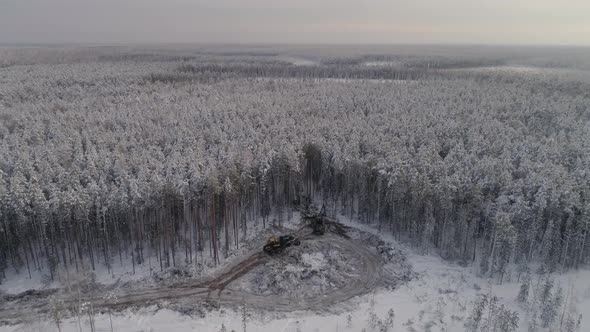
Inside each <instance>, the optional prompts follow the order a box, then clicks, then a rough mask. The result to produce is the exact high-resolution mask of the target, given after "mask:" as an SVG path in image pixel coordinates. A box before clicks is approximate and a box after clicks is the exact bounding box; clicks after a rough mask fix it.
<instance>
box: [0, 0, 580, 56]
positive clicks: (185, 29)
mask: <svg viewBox="0 0 590 332" xmlns="http://www.w3.org/2000/svg"><path fill="white" fill-rule="evenodd" d="M589 18H590V1H586V0H569V1H567V2H564V1H561V2H557V1H553V0H495V1H492V0H479V1H473V0H446V1H441V0H397V1H391V0H389V1H388V0H356V1H352V0H323V1H322V0H315V1H312V0H297V1H281V0H216V1H204V0H192V1H191V0H1V1H0V42H23V43H27V42H45V43H53V42H58V43H60V42H88V43H128V42H228V43H231V42H244V43H247V42H268V43H414V42H415V43H518V44H584V45H589V44H590V19H589Z"/></svg>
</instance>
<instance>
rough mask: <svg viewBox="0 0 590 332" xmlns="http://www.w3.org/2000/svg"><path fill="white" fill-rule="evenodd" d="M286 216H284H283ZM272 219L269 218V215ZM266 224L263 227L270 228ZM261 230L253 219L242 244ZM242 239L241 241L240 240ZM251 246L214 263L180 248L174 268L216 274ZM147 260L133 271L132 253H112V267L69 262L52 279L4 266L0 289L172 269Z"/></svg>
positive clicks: (124, 278) (149, 275)
mask: <svg viewBox="0 0 590 332" xmlns="http://www.w3.org/2000/svg"><path fill="white" fill-rule="evenodd" d="M285 219H287V218H285ZM271 220H272V218H271ZM299 222H300V218H299V214H298V213H294V214H293V218H292V219H291V220H285V221H283V223H281V226H282V227H290V228H294V227H295V225H297V224H298V223H299ZM269 227H270V226H269V225H266V228H267V229H269ZM262 232H263V223H262V220H259V221H258V222H257V223H253V224H252V225H251V226H250V227H249V228H248V229H247V233H246V237H245V238H243V237H242V235H240V240H241V244H243V243H248V242H251V241H252V240H253V239H254V238H256V237H257V236H260V235H261V233H262ZM242 240H243V241H242ZM249 249H250V248H248V247H245V246H241V247H240V248H239V249H235V248H233V249H230V252H229V254H228V256H227V257H226V258H225V257H224V255H223V254H221V255H220V258H219V259H220V264H219V265H215V264H214V263H213V260H212V258H211V257H209V253H208V252H207V253H204V254H203V255H202V256H199V257H197V259H196V262H197V265H195V264H192V265H188V266H187V265H186V264H185V263H184V262H185V257H184V252H183V251H182V250H179V252H178V253H177V257H176V262H177V265H176V267H175V268H178V269H182V270H186V271H188V272H189V273H190V274H191V275H192V276H195V277H196V276H203V275H210V274H215V273H216V272H218V271H219V270H220V269H222V268H224V266H225V265H227V264H231V263H232V262H234V261H235V260H236V259H239V258H241V257H242V255H243V253H244V252H246V251H247V250H249ZM145 259H146V261H145V263H144V264H141V265H137V264H136V265H135V273H133V264H132V261H131V256H127V257H126V256H125V255H123V258H122V262H121V261H120V260H119V257H118V256H117V257H114V261H113V263H112V267H111V269H110V270H109V269H107V267H106V266H105V265H104V263H103V262H102V261H100V262H99V263H98V264H96V265H95V270H94V271H93V270H92V269H91V268H90V262H85V268H80V270H79V272H76V271H75V269H74V268H73V267H71V266H70V268H69V271H65V270H64V269H61V270H59V271H57V275H56V276H55V278H54V280H53V281H51V280H50V278H49V271H47V270H42V271H39V270H34V269H31V277H30V278H29V274H28V271H27V269H26V267H25V268H21V269H20V271H19V273H16V271H15V270H14V269H7V270H6V279H4V280H2V283H0V293H1V292H3V293H6V294H18V293H21V292H24V291H26V290H29V289H36V290H40V289H48V288H62V287H67V286H68V284H75V283H79V282H93V283H94V282H96V283H98V284H102V285H112V284H115V283H126V282H131V281H140V280H152V279H153V277H154V276H158V275H166V272H167V271H170V270H173V269H174V268H169V269H165V270H164V271H163V272H162V271H160V265H159V263H158V261H157V259H156V254H155V253H153V254H152V255H150V253H149V252H148V253H147V256H146V258H145Z"/></svg>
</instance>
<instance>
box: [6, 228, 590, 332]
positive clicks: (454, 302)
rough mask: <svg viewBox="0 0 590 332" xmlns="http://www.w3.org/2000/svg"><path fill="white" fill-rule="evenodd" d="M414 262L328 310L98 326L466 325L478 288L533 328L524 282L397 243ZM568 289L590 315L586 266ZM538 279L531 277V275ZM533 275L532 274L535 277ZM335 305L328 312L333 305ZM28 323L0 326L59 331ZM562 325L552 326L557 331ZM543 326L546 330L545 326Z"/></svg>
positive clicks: (218, 313) (131, 316) (129, 316)
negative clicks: (392, 283)
mask: <svg viewBox="0 0 590 332" xmlns="http://www.w3.org/2000/svg"><path fill="white" fill-rule="evenodd" d="M340 221H342V222H343V223H345V224H348V225H350V226H354V227H356V228H359V229H361V230H362V231H365V232H368V233H372V234H374V235H377V236H379V237H380V238H381V239H383V240H384V241H387V242H395V240H394V239H393V237H392V236H390V235H389V234H387V233H386V232H379V231H377V230H376V229H374V228H371V227H369V226H365V225H358V224H356V223H352V222H350V221H347V220H346V219H345V218H341V219H340ZM395 246H396V247H399V248H402V250H403V251H404V252H405V253H406V255H407V258H408V261H409V262H410V263H411V264H412V266H413V269H414V271H415V272H416V277H415V278H414V279H413V280H411V281H409V282H408V283H406V284H403V285H401V286H399V287H397V288H396V289H393V290H388V289H378V290H376V291H375V292H374V293H372V294H368V295H364V296H361V297H360V298H356V299H353V300H351V301H350V302H351V303H350V305H349V306H342V308H346V309H341V310H333V311H328V312H327V313H318V312H308V311H299V312H292V313H287V314H277V313H271V312H260V311H252V310H250V309H249V308H248V307H245V308H233V309H230V308H223V307H222V308H220V309H216V310H213V311H211V312H208V313H207V314H205V316H204V317H191V316H186V315H183V314H181V313H178V312H175V311H170V310H168V309H159V308H158V307H156V306H152V307H148V308H142V309H139V310H137V309H136V310H133V309H128V310H127V311H123V312H121V313H116V314H115V313H113V314H112V317H110V316H109V315H108V314H107V313H103V314H98V315H96V316H95V326H96V331H111V324H112V330H113V331H126V332H127V331H129V332H134V331H136V332H140V331H142V332H148V331H149V332H151V331H167V332H177V331H214V332H215V331H222V328H223V327H225V331H232V330H235V331H243V330H244V327H243V319H242V317H244V313H245V314H246V316H247V319H246V330H247V331H257V332H271V331H272V332H277V331H282V332H297V331H312V332H313V331H318V332H319V331H322V332H323V331H362V330H363V329H365V330H366V331H367V332H370V331H377V329H376V328H372V327H371V323H370V321H375V320H382V321H386V320H387V317H390V318H389V319H390V322H392V328H390V329H389V330H388V331H463V330H464V324H465V321H466V320H467V318H468V317H469V315H470V314H471V312H472V307H473V302H474V301H475V300H476V299H477V297H478V295H481V294H493V295H496V296H497V297H498V298H499V301H500V303H501V304H504V305H505V306H506V307H507V308H509V309H510V310H514V311H517V312H518V313H519V318H520V328H519V331H528V322H529V320H530V318H529V317H528V316H527V313H526V311H525V310H524V309H523V308H522V306H521V305H519V304H518V303H517V301H516V296H517V293H518V289H519V287H520V285H519V284H518V283H516V282H509V283H504V284H502V285H497V284H496V283H495V282H492V281H490V280H486V279H482V278H479V277H477V276H476V275H475V273H474V272H473V271H472V268H470V267H463V266H459V265H456V264H454V263H450V262H447V261H444V260H442V259H441V258H439V257H437V256H435V255H421V254H419V253H417V252H415V251H413V250H412V249H411V248H407V247H405V246H403V245H400V244H395ZM303 258H304V260H305V262H306V263H307V264H308V265H310V266H315V267H318V266H323V265H324V264H325V257H323V256H321V255H319V254H318V255H313V254H312V255H305V256H303ZM555 279H556V282H557V283H559V284H560V285H561V286H562V287H563V288H564V289H568V288H569V286H570V285H573V287H574V294H575V296H576V298H575V300H574V302H575V304H576V307H577V309H578V312H579V313H580V314H582V315H583V317H586V318H587V317H590V271H588V270H581V271H577V272H570V273H565V274H562V275H556V276H555ZM533 280H534V278H533ZM533 282H534V281H533ZM329 312H331V313H329ZM30 321H31V322H30V323H29V324H26V325H18V326H0V332H9V331H10V332H16V331H48V332H49V331H58V329H57V327H56V325H55V323H53V322H52V321H51V320H50V319H48V318H46V317H35V318H32V319H31V320H30ZM89 330H90V329H89V322H88V317H81V319H80V320H78V319H77V318H69V319H66V320H64V321H63V322H62V324H61V331H63V332H69V331H72V332H73V331H89ZM558 330H559V329H553V331H558ZM580 330H581V331H590V324H588V322H587V321H586V320H585V319H583V320H582V325H581V329H580ZM540 331H549V330H548V329H544V330H543V329H541V330H540Z"/></svg>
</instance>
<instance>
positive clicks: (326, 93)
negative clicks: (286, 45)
mask: <svg viewBox="0 0 590 332" xmlns="http://www.w3.org/2000/svg"><path fill="white" fill-rule="evenodd" d="M405 52H409V51H405ZM308 59H311V60H310V61H309V63H307V64H306V65H299V64H297V63H295V64H293V63H289V62H288V61H289V60H288V59H287V58H286V57H282V56H281V52H280V51H277V52H276V53H260V52H256V51H241V52H229V51H225V50H224V51H223V52H221V51H220V53H218V54H214V53H206V52H204V51H202V50H196V51H191V50H189V49H184V50H181V51H176V52H167V51H166V50H157V51H154V50H152V51H151V53H148V52H147V51H146V52H145V53H144V52H142V51H139V50H128V49H123V50H120V49H106V50H105V49H101V48H97V49H96V50H93V49H92V48H89V49H70V50H67V49H66V50H62V49H59V50H54V49H48V50H37V49H34V48H32V49H9V48H8V49H2V50H1V51H0V239H1V241H0V283H1V282H2V279H3V278H4V276H5V273H6V271H7V270H9V269H13V270H15V271H18V273H20V274H21V275H23V276H26V275H30V273H31V271H35V270H41V271H44V272H45V273H47V274H48V276H49V277H50V278H53V277H54V273H55V271H56V270H57V269H66V270H67V269H69V270H72V271H78V270H80V269H95V268H97V266H105V267H106V268H107V269H110V268H111V266H112V265H113V264H117V263H118V262H122V261H123V260H125V261H129V260H130V261H131V262H132V264H133V268H134V269H135V266H137V265H142V264H145V261H146V257H156V259H157V261H156V262H151V264H154V265H155V266H157V268H158V269H165V268H167V267H170V266H175V265H177V264H197V263H198V262H199V260H200V259H203V257H204V256H207V257H211V258H212V259H213V261H215V262H217V261H219V259H220V257H223V256H224V255H227V254H228V252H229V251H230V250H231V249H232V248H235V247H236V246H239V245H240V239H241V238H242V237H243V236H245V234H246V230H247V228H248V227H250V224H251V223H252V222H253V221H254V220H257V219H258V218H262V220H263V222H264V224H265V225H274V224H282V223H284V222H285V221H286V220H289V219H290V218H291V217H292V214H293V212H292V211H293V210H292V208H293V207H294V206H297V205H298V204H300V203H301V201H302V200H303V199H305V198H306V197H311V198H312V199H313V200H315V201H318V202H323V203H324V204H325V205H326V207H327V210H328V212H329V213H330V214H332V215H336V214H339V215H345V216H347V217H348V218H350V219H351V220H355V221H357V222H358V223H375V224H377V225H378V226H377V227H378V228H379V229H380V230H381V231H382V232H390V233H391V234H393V235H394V236H395V237H396V238H397V239H399V240H400V241H404V242H407V243H411V244H412V245H414V246H415V247H418V248H421V249H422V250H424V252H431V251H432V252H437V253H439V254H440V255H441V256H442V257H444V258H445V259H448V260H454V261H459V262H463V263H466V264H472V263H473V264H476V266H477V267H478V271H479V273H480V274H481V275H484V276H487V277H491V278H493V279H494V280H496V281H497V282H498V283H502V281H503V278H504V277H505V273H506V269H507V267H508V266H509V265H511V264H512V265H514V266H518V267H519V268H518V271H519V273H525V272H526V271H528V270H529V269H530V268H531V267H532V266H535V268H538V269H542V270H544V271H548V272H554V271H563V270H568V269H572V268H577V267H579V266H580V265H585V264H587V263H588V259H589V256H590V244H589V242H590V239H589V238H588V235H589V234H588V233H589V232H590V173H589V171H590V109H589V107H590V74H588V72H587V71H584V70H582V69H584V68H586V66H587V65H588V64H587V63H583V62H582V63H581V64H579V66H578V67H577V68H582V69H580V70H578V69H576V67H575V66H574V65H572V63H574V64H576V63H578V62H576V61H578V59H579V57H566V58H565V59H564V60H563V62H559V59H558V60H547V59H543V58H541V57H536V58H526V59H524V60H523V55H522V54H521V53H520V52H516V51H515V53H514V54H511V55H510V56H504V57H503V56H500V55H496V54H492V55H482V54H478V55H473V54H470V55H466V56H462V57H451V56H449V55H446V54H445V55H440V56H430V55H429V56H423V55H418V56H410V55H399V56H392V55H387V54H385V53H384V51H383V50H381V51H380V53H379V54H377V55H364V56H362V55H357V54H348V55H347V56H343V57H336V56H334V55H333V54H331V53H330V52H327V51H326V52H324V53H322V52H318V54H315V55H313V56H309V57H308ZM515 61H523V62H522V63H517V64H516V65H514V64H513V62H515ZM369 63H370V64H369ZM529 64H532V65H539V64H541V65H543V66H551V68H544V69H543V70H527V71H526V73H525V74H522V71H519V70H518V68H524V69H529V68H531V67H526V65H529ZM511 66H512V67H511ZM490 67H503V68H505V70H488V69H489V68H490ZM515 68H516V69H515ZM536 68H538V67H536Z"/></svg>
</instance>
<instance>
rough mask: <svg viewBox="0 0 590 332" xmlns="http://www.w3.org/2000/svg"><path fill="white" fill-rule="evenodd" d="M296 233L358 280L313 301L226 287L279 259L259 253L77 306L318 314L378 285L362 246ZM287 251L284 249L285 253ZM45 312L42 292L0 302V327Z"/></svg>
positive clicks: (378, 268)
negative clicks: (196, 306)
mask: <svg viewBox="0 0 590 332" xmlns="http://www.w3.org/2000/svg"><path fill="white" fill-rule="evenodd" d="M297 234H298V235H299V236H300V237H301V239H302V241H329V243H330V245H331V246H333V247H335V248H336V249H338V250H339V251H341V252H343V253H345V254H346V256H347V257H351V258H353V259H355V260H357V261H358V262H359V266H358V271H359V274H358V277H356V278H352V279H351V280H350V281H349V282H348V283H347V284H346V285H344V286H343V287H341V288H338V289H335V290H333V291H331V292H329V293H325V294H318V295H316V296H313V297H304V298H297V299H293V298H290V297H284V296H266V295H257V294H252V293H248V292H245V291H241V290H234V289H231V283H232V282H233V281H235V280H238V279H240V277H242V276H243V275H245V274H246V273H248V272H250V271H251V270H252V269H254V268H255V267H257V266H259V265H261V264H264V263H266V262H268V261H270V260H272V259H280V256H272V257H271V256H268V255H266V254H264V253H263V252H261V251H255V252H251V253H250V255H249V256H248V255H247V258H246V259H243V260H241V261H240V262H239V263H237V264H234V265H231V266H229V267H227V268H226V269H224V270H223V271H221V272H220V273H219V274H218V275H217V276H216V277H213V278H212V279H209V280H195V281H191V282H184V283H180V284H175V285H171V286H162V287H158V288H151V289H143V290H141V289H140V290H133V291H131V292H129V293H119V294H117V299H116V300H108V299H104V298H103V297H102V296H100V295H102V294H93V295H89V296H86V297H85V298H84V299H82V302H87V303H90V304H92V307H93V308H94V311H95V312H100V311H101V310H104V309H108V308H111V309H115V310H119V309H124V308H127V307H145V306H149V305H152V304H156V303H158V302H160V301H167V302H169V303H181V302H182V301H184V302H187V301H190V302H191V303H195V302H207V301H209V302H212V303H218V304H222V305H236V304H242V303H246V304H247V305H248V306H250V307H254V308H260V309H265V310H272V311H299V310H313V311H322V310H325V309H326V308H329V307H330V306H332V305H335V304H337V303H340V302H344V301H346V300H349V299H351V298H353V297H356V296H360V295H364V294H367V293H369V292H371V291H372V290H373V289H375V288H376V287H378V286H380V285H381V284H382V280H383V268H382V265H383V262H382V261H381V258H380V257H379V256H378V255H377V254H376V253H373V252H371V251H370V250H369V249H367V248H366V246H365V245H363V244H362V243H359V242H357V241H354V240H350V239H347V238H343V237H340V236H337V235H334V234H330V233H326V234H325V235H323V236H320V237H316V236H312V235H311V234H309V233H306V232H305V231H304V230H302V229H301V230H299V231H298V232H297ZM286 250H289V249H286ZM64 296H65V297H66V298H65V299H64V305H65V307H66V308H69V307H73V306H76V305H77V304H78V303H79V301H80V300H79V299H78V298H75V296H71V297H67V295H64ZM50 312H51V306H50V304H49V298H48V296H47V294H45V295H39V296H33V297H22V298H19V297H18V296H17V297H16V299H11V298H10V297H8V300H5V301H4V302H2V303H0V324H18V323H22V322H24V321H26V318H27V317H28V318H30V317H35V318H38V317H39V315H47V314H48V313H50Z"/></svg>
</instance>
